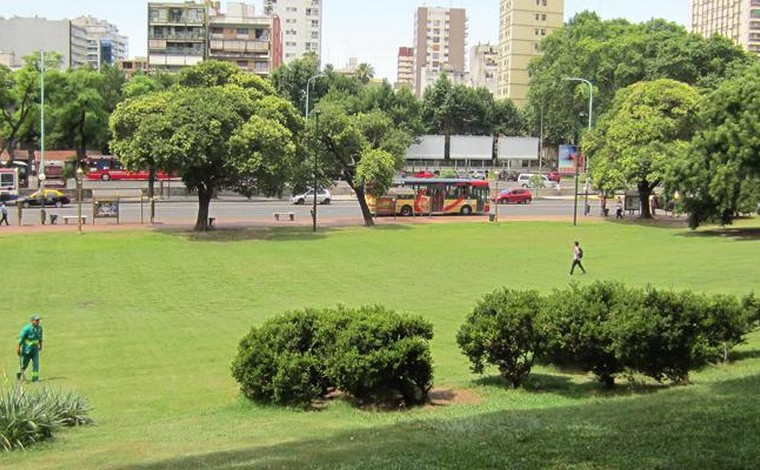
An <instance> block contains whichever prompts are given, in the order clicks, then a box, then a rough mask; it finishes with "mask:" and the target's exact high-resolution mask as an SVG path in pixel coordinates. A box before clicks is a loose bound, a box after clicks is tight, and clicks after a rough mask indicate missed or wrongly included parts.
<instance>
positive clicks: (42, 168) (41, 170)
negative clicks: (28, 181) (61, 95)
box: [37, 50, 45, 225]
mask: <svg viewBox="0 0 760 470" xmlns="http://www.w3.org/2000/svg"><path fill="white" fill-rule="evenodd" d="M37 180H38V181H39V185H38V186H39V190H40V222H41V223H42V225H45V52H44V51H42V50H40V167H39V168H38V169H37Z"/></svg>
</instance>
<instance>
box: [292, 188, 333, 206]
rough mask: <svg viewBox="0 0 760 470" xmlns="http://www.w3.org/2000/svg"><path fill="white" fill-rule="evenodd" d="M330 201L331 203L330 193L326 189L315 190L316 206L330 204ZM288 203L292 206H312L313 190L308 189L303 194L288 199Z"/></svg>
mask: <svg viewBox="0 0 760 470" xmlns="http://www.w3.org/2000/svg"><path fill="white" fill-rule="evenodd" d="M330 201H332V194H330V191H328V190H326V189H318V190H317V203H318V204H330ZM290 202H292V203H293V204H305V203H307V202H308V203H309V204H313V203H314V190H312V189H309V190H308V191H306V192H305V193H301V194H294V195H293V196H292V197H291V198H290Z"/></svg>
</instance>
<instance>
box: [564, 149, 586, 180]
mask: <svg viewBox="0 0 760 470" xmlns="http://www.w3.org/2000/svg"><path fill="white" fill-rule="evenodd" d="M576 164H577V165H578V172H582V171H583V155H581V154H580V152H579V151H578V146H577V145H560V146H559V165H558V166H559V172H560V174H562V175H574V174H575V165H576Z"/></svg>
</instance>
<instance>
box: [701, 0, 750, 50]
mask: <svg viewBox="0 0 760 470" xmlns="http://www.w3.org/2000/svg"><path fill="white" fill-rule="evenodd" d="M689 16H690V17H691V31H692V32H693V33H697V34H701V35H702V36H705V37H708V36H711V35H713V34H720V35H721V36H725V37H727V38H729V39H731V40H732V41H734V43H736V44H738V45H740V46H742V47H744V49H746V50H747V51H750V52H753V53H754V54H757V55H760V0H690V1H689Z"/></svg>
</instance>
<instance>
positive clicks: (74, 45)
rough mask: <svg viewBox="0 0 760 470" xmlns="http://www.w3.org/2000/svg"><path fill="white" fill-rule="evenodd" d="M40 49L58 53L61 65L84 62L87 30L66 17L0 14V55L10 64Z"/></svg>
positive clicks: (20, 63)
mask: <svg viewBox="0 0 760 470" xmlns="http://www.w3.org/2000/svg"><path fill="white" fill-rule="evenodd" d="M40 51H46V52H57V53H59V54H61V59H62V60H61V62H62V63H61V67H62V68H63V69H68V68H79V67H83V66H85V65H86V64H87V34H86V32H85V30H84V29H82V28H80V27H79V26H77V25H75V24H73V23H72V22H71V21H70V20H48V19H45V18H40V17H36V16H35V17H33V18H21V17H15V16H14V17H13V18H3V17H0V55H2V56H3V58H4V60H5V61H6V62H8V64H7V65H8V66H9V67H12V68H16V67H21V66H23V63H24V57H26V56H28V55H30V54H39V52H40Z"/></svg>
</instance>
